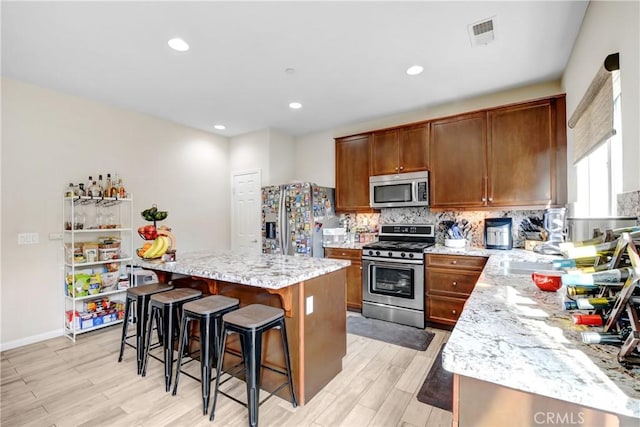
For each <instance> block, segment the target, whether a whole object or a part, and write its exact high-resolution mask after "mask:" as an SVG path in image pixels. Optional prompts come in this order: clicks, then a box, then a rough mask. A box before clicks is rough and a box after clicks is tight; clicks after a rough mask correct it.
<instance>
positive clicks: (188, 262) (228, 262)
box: [134, 250, 351, 289]
mask: <svg viewBox="0 0 640 427" xmlns="http://www.w3.org/2000/svg"><path fill="white" fill-rule="evenodd" d="M134 264H135V265H137V266H140V267H143V268H148V269H152V270H160V271H166V272H171V273H178V274H184V275H187V276H196V277H203V278H207V279H214V280H222V281H225V282H232V283H240V284H242V285H249V286H256V287H259V288H268V289H281V288H285V287H287V286H291V285H294V284H296V283H298V282H302V281H304V280H308V279H313V278H314V277H318V276H322V275H323V274H327V273H331V272H333V271H337V270H340V269H341V268H345V267H348V266H349V265H351V262H350V261H348V260H338V259H328V258H312V257H303V256H292V255H272V254H257V255H248V254H240V253H237V252H233V251H228V250H213V251H207V252H191V253H180V252H178V253H177V260H176V261H175V262H169V263H164V262H161V261H156V260H153V261H152V260H142V259H140V260H137V261H135V262H134Z"/></svg>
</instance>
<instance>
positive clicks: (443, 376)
mask: <svg viewBox="0 0 640 427" xmlns="http://www.w3.org/2000/svg"><path fill="white" fill-rule="evenodd" d="M444 346H445V344H442V347H440V351H439V352H438V355H437V356H436V360H434V362H433V366H432V367H431V370H430V371H429V374H428V375H427V378H426V379H425V380H424V384H422V387H420V391H419V392H418V396H417V398H418V400H419V401H420V402H422V403H426V404H427V405H431V406H435V407H437V408H440V409H444V410H445V411H451V410H452V408H453V374H452V373H451V372H449V371H446V370H445V369H444V368H443V367H442V349H444Z"/></svg>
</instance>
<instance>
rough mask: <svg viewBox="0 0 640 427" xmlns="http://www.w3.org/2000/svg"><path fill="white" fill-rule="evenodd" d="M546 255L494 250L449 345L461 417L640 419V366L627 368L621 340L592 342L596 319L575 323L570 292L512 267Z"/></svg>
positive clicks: (608, 422)
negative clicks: (566, 299)
mask: <svg viewBox="0 0 640 427" xmlns="http://www.w3.org/2000/svg"><path fill="white" fill-rule="evenodd" d="M471 252H474V254H475V253H477V254H479V252H478V250H472V251H471ZM458 253H460V254H466V253H464V251H460V252H458ZM543 259H547V260H548V259H549V258H548V257H542V256H538V255H536V254H534V253H532V252H527V251H523V250H513V251H504V252H503V253H502V254H495V252H494V251H492V254H491V256H490V258H489V261H488V262H487V265H486V266H485V268H484V270H483V272H482V275H481V276H480V278H479V280H478V282H477V284H476V286H475V289H474V291H473V292H472V294H471V296H470V297H469V299H468V301H467V303H466V305H465V308H464V311H463V312H462V314H461V316H460V318H459V319H458V322H457V324H456V326H455V328H454V329H453V331H452V333H451V336H450V338H449V341H448V342H447V345H446V347H445V349H444V351H443V366H444V368H445V369H446V370H448V371H450V372H453V373H454V409H453V412H454V414H453V417H454V425H455V426H474V427H480V426H507V425H508V426H533V425H553V426H558V425H582V426H627V425H628V426H635V427H637V426H638V425H640V367H635V368H633V369H625V368H624V367H622V366H621V365H620V364H619V363H618V362H617V360H616V354H617V352H618V347H616V346H605V345H602V346H600V345H588V344H584V343H582V340H581V339H580V332H581V331H584V330H587V328H589V327H588V326H577V325H574V324H573V323H572V322H571V320H570V319H571V317H570V312H567V311H563V310H562V309H561V297H560V294H559V293H556V292H543V291H540V290H539V289H538V288H537V287H536V286H535V285H534V284H533V282H532V281H531V277H530V276H529V275H525V274H513V273H512V272H510V271H509V270H508V268H507V266H508V264H509V263H510V262H513V261H534V262H535V261H540V260H543Z"/></svg>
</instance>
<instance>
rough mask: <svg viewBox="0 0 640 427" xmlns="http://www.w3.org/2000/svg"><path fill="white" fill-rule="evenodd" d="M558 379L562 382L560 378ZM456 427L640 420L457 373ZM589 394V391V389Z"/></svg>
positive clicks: (618, 425) (608, 424)
mask: <svg viewBox="0 0 640 427" xmlns="http://www.w3.org/2000/svg"><path fill="white" fill-rule="evenodd" d="M558 381H561V380H560V379H559V380H558ZM453 384H454V386H453V392H454V396H453V426H454V427H495V426H553V427H561V426H563V427H564V426H566V427H570V426H573V427H575V426H599V427H614V426H615V427H626V426H629V427H632V426H633V427H637V426H638V425H639V422H640V420H638V419H637V418H630V417H625V416H622V415H618V414H612V413H609V412H604V411H601V410H598V409H594V408H589V407H585V406H581V405H578V404H574V403H570V402H566V401H562V400H557V399H552V398H549V397H546V396H541V395H538V394H532V393H526V392H523V391H519V390H514V389H511V388H508V387H503V386H499V385H497V384H493V383H489V382H486V381H480V380H477V379H475V378H470V377H466V376H463V375H457V374H454V379H453ZM585 393H589V390H585Z"/></svg>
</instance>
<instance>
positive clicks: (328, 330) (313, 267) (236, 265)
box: [136, 250, 350, 405]
mask: <svg viewBox="0 0 640 427" xmlns="http://www.w3.org/2000/svg"><path fill="white" fill-rule="evenodd" d="M349 264H350V263H349V261H343V260H333V259H324V258H310V257H297V256H288V255H268V254H257V255H251V254H240V253H236V252H232V251H224V250H217V251H210V252H194V253H185V254H179V255H178V259H177V260H176V261H175V262H160V261H155V260H154V261H152V260H139V261H137V262H136V265H137V266H140V267H143V268H145V269H148V270H152V271H154V272H155V273H156V274H157V275H158V279H159V280H160V281H161V282H168V281H169V280H171V279H176V278H178V277H185V276H186V277H190V278H192V279H193V280H194V281H196V282H204V283H206V287H207V289H206V290H208V292H206V290H205V292H204V293H205V294H206V293H209V294H214V295H225V296H230V297H234V298H238V299H239V300H240V305H241V306H244V305H248V304H266V305H271V306H275V307H281V308H283V309H284V310H285V322H286V327H287V335H288V340H289V353H290V355H291V368H292V371H293V383H294V387H295V392H296V397H297V399H298V404H300V405H304V404H305V403H306V402H308V401H309V400H310V399H311V398H312V397H313V396H315V395H316V394H317V393H318V392H319V391H320V390H321V389H322V388H323V387H324V386H325V385H326V384H327V383H328V382H329V381H331V379H332V378H333V377H335V376H336V375H337V374H338V373H339V372H340V371H341V370H342V357H343V356H344V355H345V354H346V346H347V341H346V300H345V295H346V290H345V286H346V270H345V269H346V267H348V266H349ZM180 282H182V283H187V285H188V284H189V283H190V282H189V281H186V282H184V281H180V280H177V281H176V283H177V286H181V285H180V284H179V283H180ZM228 347H229V348H230V349H231V350H232V351H235V352H236V353H237V352H238V351H239V345H238V343H237V342H231V341H230V342H229V345H228ZM227 359H229V357H226V358H225V363H226V362H227ZM237 360H239V359H237ZM234 362H235V360H233V356H232V357H231V361H230V362H229V364H232V363H234ZM263 364H265V365H267V366H270V367H273V368H277V369H280V370H282V369H284V366H285V364H284V354H283V352H282V343H281V341H280V333H279V332H278V331H275V332H273V331H269V332H267V334H266V335H265V344H264V345H263ZM281 382H282V378H281V377H279V376H278V375H277V374H274V373H272V372H271V371H270V370H263V378H262V388H264V389H265V390H268V391H271V390H272V389H274V388H275V387H276V386H277V385H278V384H280V383H281ZM279 394H280V395H282V396H283V398H285V399H289V396H288V392H287V391H286V389H284V390H282V391H281V392H280V393H279Z"/></svg>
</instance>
